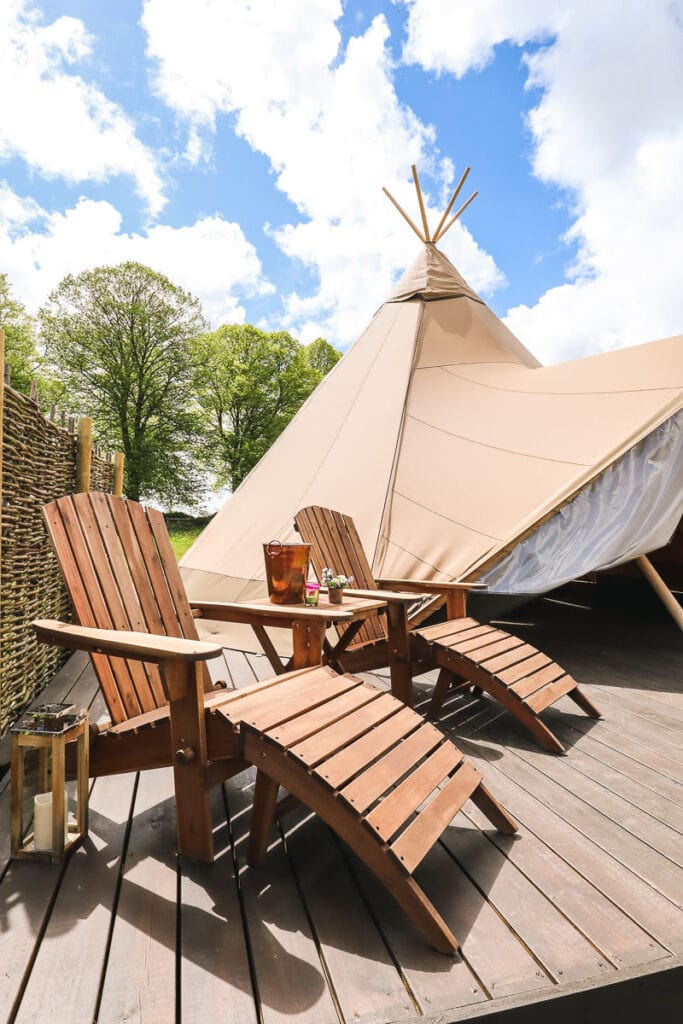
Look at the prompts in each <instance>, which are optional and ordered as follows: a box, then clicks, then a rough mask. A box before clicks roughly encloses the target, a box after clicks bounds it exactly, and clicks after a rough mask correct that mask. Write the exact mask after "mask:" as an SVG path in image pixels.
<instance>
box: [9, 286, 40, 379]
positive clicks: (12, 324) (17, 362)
mask: <svg viewBox="0 0 683 1024" xmlns="http://www.w3.org/2000/svg"><path fill="white" fill-rule="evenodd" d="M0 327H2V328H3V330H4V332H5V363H6V365H7V366H8V367H9V371H10V383H11V385H12V387H13V388H15V389H16V390H17V391H23V392H25V393H26V394H28V393H29V391H30V389H31V381H32V380H33V378H34V377H36V376H37V373H38V369H39V365H40V360H39V358H38V352H37V350H36V339H35V330H34V323H33V318H32V317H30V316H29V315H28V313H27V312H26V309H25V308H24V306H23V304H22V303H21V302H19V301H18V300H17V299H14V298H12V288H11V285H10V283H9V280H8V278H7V274H0Z"/></svg>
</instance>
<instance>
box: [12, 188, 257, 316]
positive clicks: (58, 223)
mask: <svg viewBox="0 0 683 1024" xmlns="http://www.w3.org/2000/svg"><path fill="white" fill-rule="evenodd" d="M0 249H1V250H2V253H3V270H4V271H5V272H6V273H7V274H8V276H9V279H10V281H11V283H12V285H13V288H14V292H15V295H16V296H17V298H19V299H21V301H22V302H24V303H25V304H26V306H27V308H28V309H29V311H31V312H35V311H36V310H37V308H38V307H39V306H40V305H41V304H42V303H43V302H44V301H45V299H46V298H47V296H48V294H49V292H50V291H51V290H52V289H53V288H54V287H56V286H57V284H59V282H60V281H61V279H62V278H63V277H64V276H65V275H66V274H78V273H80V272H81V271H83V270H87V269H90V268H92V267H94V266H101V265H103V264H116V263H121V262H123V261H124V260H137V261H138V262H140V263H145V264H147V265H148V266H151V267H153V268H154V269H155V270H158V271H160V272H161V273H163V274H166V275H167V276H168V277H169V278H170V279H171V281H173V283H174V284H178V285H180V286H181V287H183V288H185V289H186V290H188V291H190V292H192V294H194V295H196V296H197V297H198V298H199V299H200V300H201V302H202V304H203V306H204V309H205V312H206V313H207V315H208V317H209V319H210V320H211V321H212V322H213V324H214V325H218V324H220V323H223V322H226V321H228V322H232V323H235V322H237V323H239V322H242V321H243V320H244V316H245V310H244V307H243V306H242V305H241V297H242V296H253V295H263V294H266V293H267V292H269V291H272V285H270V284H268V282H266V281H265V280H264V279H263V277H262V275H261V264H260V261H259V259H258V256H257V255H256V251H255V249H254V247H253V246H252V245H251V244H250V243H249V242H248V241H247V240H246V238H245V237H244V234H243V233H242V229H241V228H240V226H239V225H238V224H233V223H229V222H228V221H225V220H223V219H222V218H221V217H218V216H213V217H203V218H202V219H200V220H198V221H196V222H195V223H194V224H192V225H190V226H187V227H181V228H172V227H168V226H167V225H156V226H154V227H152V228H150V229H149V230H148V231H146V232H145V233H144V234H125V233H122V232H121V215H120V213H119V212H118V210H116V209H115V208H114V207H113V206H112V205H111V204H110V203H108V202H104V201H99V202H95V201H94V200H92V199H85V198H82V199H80V200H79V201H78V202H77V203H76V205H75V206H73V207H72V208H71V209H68V210H66V211H64V212H63V213H48V212H47V211H45V210H43V209H41V207H40V206H39V205H38V204H37V203H36V202H34V201H33V200H32V199H25V198H23V197H21V196H19V195H17V194H16V193H15V192H13V191H12V190H11V189H10V188H9V187H8V186H7V185H6V184H4V183H2V182H0Z"/></svg>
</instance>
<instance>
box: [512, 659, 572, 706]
mask: <svg viewBox="0 0 683 1024" xmlns="http://www.w3.org/2000/svg"><path fill="white" fill-rule="evenodd" d="M564 675H566V672H565V671H564V669H563V668H560V666H559V665H556V664H555V663H554V662H551V663H550V665H546V666H545V668H541V669H539V670H538V671H537V672H532V673H531V675H528V676H525V677H524V678H523V679H520V680H519V682H517V683H515V684H514V685H513V686H511V687H510V689H511V690H512V691H513V693H516V694H517V696H518V697H530V696H531V694H532V693H536V690H540V689H541V687H542V686H545V685H546V684H547V683H554V682H555V680H556V679H560V678H561V677H562V676H564ZM528 703H529V702H528V701H527V704H528Z"/></svg>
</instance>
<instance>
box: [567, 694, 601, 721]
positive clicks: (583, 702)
mask: <svg viewBox="0 0 683 1024" xmlns="http://www.w3.org/2000/svg"><path fill="white" fill-rule="evenodd" d="M567 696H568V697H571V699H572V700H573V701H574V703H575V704H578V705H579V707H580V708H581V710H582V711H585V712H586V714H587V715H589V716H590V718H602V714H601V713H600V711H598V709H597V708H596V706H595V704H593V702H592V701H591V700H589V699H588V697H587V696H586V694H585V693H582V692H581V690H580V689H579V688H578V686H575V687H574V689H573V690H570V691H569V693H568V694H567Z"/></svg>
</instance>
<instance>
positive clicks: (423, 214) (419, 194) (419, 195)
mask: <svg viewBox="0 0 683 1024" xmlns="http://www.w3.org/2000/svg"><path fill="white" fill-rule="evenodd" d="M410 169H411V171H412V172H413V181H414V182H415V191H416V192H417V202H418V205H419V207H420V216H421V217H422V227H423V228H424V234H425V242H431V237H430V234H429V224H428V223H427V212H426V210H425V204H424V200H423V198H422V189H421V188H420V179H419V178H418V176H417V167H416V166H415V164H413V165H412V167H411V168H410Z"/></svg>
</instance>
